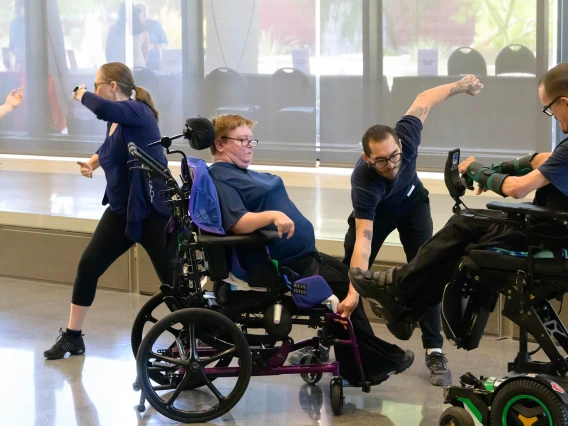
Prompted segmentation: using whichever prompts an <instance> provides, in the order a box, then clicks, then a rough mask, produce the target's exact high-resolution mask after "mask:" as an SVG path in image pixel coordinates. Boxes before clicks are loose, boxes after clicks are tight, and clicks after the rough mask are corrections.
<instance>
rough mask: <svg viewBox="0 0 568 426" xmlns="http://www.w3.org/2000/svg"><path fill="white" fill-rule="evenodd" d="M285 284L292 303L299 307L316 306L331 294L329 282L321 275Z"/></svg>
mask: <svg viewBox="0 0 568 426" xmlns="http://www.w3.org/2000/svg"><path fill="white" fill-rule="evenodd" d="M286 281H288V280H286ZM287 284H288V287H289V288H290V290H291V292H292V299H293V300H294V303H295V304H296V306H297V307H298V308H300V309H307V308H313V307H314V306H318V305H320V304H321V302H323V301H324V300H326V299H328V298H329V297H330V296H331V295H332V294H333V292H332V291H331V288H330V287H329V284H328V283H327V281H326V280H324V279H323V277H322V276H321V275H313V276H311V277H307V278H302V279H300V280H297V281H294V282H293V283H292V284H289V283H288V282H287Z"/></svg>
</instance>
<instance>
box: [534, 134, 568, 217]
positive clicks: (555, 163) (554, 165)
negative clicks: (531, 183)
mask: <svg viewBox="0 0 568 426" xmlns="http://www.w3.org/2000/svg"><path fill="white" fill-rule="evenodd" d="M538 170H539V172H541V173H542V175H543V176H544V177H545V178H546V179H547V180H548V181H549V182H550V184H548V185H546V186H544V187H542V188H539V189H538V190H537V191H536V194H535V199H534V200H533V203H534V204H536V205H537V206H542V207H548V208H551V209H556V210H564V211H568V138H567V139H564V140H563V141H562V142H560V143H559V144H558V146H557V147H556V149H555V150H554V151H553V152H552V154H551V155H550V157H548V160H546V161H545V162H544V163H543V164H542V165H541V166H540V167H539V168H538Z"/></svg>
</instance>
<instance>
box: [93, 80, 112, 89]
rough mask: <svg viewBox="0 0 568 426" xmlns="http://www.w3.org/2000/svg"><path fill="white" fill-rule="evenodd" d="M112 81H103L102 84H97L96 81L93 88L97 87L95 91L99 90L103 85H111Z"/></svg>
mask: <svg viewBox="0 0 568 426" xmlns="http://www.w3.org/2000/svg"><path fill="white" fill-rule="evenodd" d="M110 83H111V82H110V81H103V82H102V83H97V82H96V81H95V82H94V83H93V86H95V90H97V87H99V86H101V85H103V84H110Z"/></svg>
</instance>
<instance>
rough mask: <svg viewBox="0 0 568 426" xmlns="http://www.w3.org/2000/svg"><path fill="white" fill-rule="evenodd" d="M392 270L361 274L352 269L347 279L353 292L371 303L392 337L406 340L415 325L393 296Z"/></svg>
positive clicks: (359, 271)
mask: <svg viewBox="0 0 568 426" xmlns="http://www.w3.org/2000/svg"><path fill="white" fill-rule="evenodd" d="M394 269H395V268H391V269H388V270H386V271H378V272H373V271H371V270H370V269H369V270H367V271H365V272H363V271H362V270H361V269H360V268H353V269H351V270H349V279H350V280H351V284H352V285H353V287H355V290H357V292H358V293H359V294H360V295H361V296H362V297H364V298H365V299H367V300H369V301H370V302H371V307H372V310H373V312H374V313H375V314H376V315H380V316H381V317H383V318H384V319H385V320H386V322H387V328H388V329H389V331H390V332H391V333H392V334H393V336H395V337H396V338H397V339H400V340H408V339H410V337H411V336H412V332H413V331H414V329H415V328H416V327H417V324H416V322H415V321H410V320H408V319H407V318H406V316H405V314H406V313H407V311H406V309H405V308H404V302H403V301H402V300H401V299H400V298H398V297H395V295H394V285H393V281H394V280H393V275H394Z"/></svg>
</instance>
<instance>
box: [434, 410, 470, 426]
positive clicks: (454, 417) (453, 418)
mask: <svg viewBox="0 0 568 426" xmlns="http://www.w3.org/2000/svg"><path fill="white" fill-rule="evenodd" d="M440 426H475V421H474V420H473V418H472V417H471V415H470V414H469V413H468V412H467V411H466V410H465V408H461V407H450V408H446V409H445V410H444V412H443V413H442V415H441V416H440Z"/></svg>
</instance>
